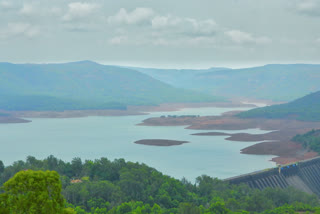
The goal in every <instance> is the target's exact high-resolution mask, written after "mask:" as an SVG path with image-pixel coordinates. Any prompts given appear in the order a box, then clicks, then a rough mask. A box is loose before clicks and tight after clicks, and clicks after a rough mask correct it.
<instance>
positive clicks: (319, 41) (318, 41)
mask: <svg viewBox="0 0 320 214" xmlns="http://www.w3.org/2000/svg"><path fill="white" fill-rule="evenodd" d="M316 43H317V44H319V45H320V37H319V38H318V39H316Z"/></svg>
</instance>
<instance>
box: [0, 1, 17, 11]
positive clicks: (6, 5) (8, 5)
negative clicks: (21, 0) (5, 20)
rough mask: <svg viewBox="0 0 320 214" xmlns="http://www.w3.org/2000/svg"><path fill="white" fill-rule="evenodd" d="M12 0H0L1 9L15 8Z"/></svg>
mask: <svg viewBox="0 0 320 214" xmlns="http://www.w3.org/2000/svg"><path fill="white" fill-rule="evenodd" d="M13 8H14V5H13V3H12V1H0V9H13Z"/></svg>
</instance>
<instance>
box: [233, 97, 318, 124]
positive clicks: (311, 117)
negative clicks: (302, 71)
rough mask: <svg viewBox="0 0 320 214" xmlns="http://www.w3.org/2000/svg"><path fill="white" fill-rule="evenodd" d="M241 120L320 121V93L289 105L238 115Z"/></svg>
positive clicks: (264, 108) (268, 107)
mask: <svg viewBox="0 0 320 214" xmlns="http://www.w3.org/2000/svg"><path fill="white" fill-rule="evenodd" d="M238 116H239V117H241V118H271V119H272V118H275V119H276V118H292V119H297V120H305V121H320V91H318V92H315V93H312V94H309V95H307V96H304V97H302V98H299V99H297V100H294V101H292V102H289V103H285V104H280V105H273V106H267V107H263V108H255V109H252V110H249V111H246V112H242V113H240V114H238Z"/></svg>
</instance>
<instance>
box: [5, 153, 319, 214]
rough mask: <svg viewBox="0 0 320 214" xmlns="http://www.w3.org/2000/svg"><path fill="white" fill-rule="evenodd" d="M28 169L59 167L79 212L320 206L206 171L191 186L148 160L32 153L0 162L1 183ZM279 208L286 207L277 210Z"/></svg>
mask: <svg viewBox="0 0 320 214" xmlns="http://www.w3.org/2000/svg"><path fill="white" fill-rule="evenodd" d="M1 166H2V167H1ZM26 169H32V170H55V171H57V172H58V173H59V174H60V179H61V183H62V194H63V196H64V198H65V199H66V201H67V202H68V205H67V206H68V207H71V208H74V210H75V211H76V212H77V213H80V214H81V213H97V214H98V213H110V214H123V213H137V214H139V213H141V214H142V213H163V214H165V213H168V214H169V213H192V214H197V213H253V212H259V213H261V212H264V213H283V212H280V211H277V209H288V210H292V212H293V211H295V210H299V209H300V210H307V208H304V209H302V208H301V207H308V209H309V210H312V211H315V210H316V208H315V206H319V205H320V204H319V200H318V198H317V197H316V196H312V195H308V194H306V193H302V192H300V191H297V190H295V189H293V188H288V189H285V190H282V189H266V190H264V191H259V190H257V189H250V188H249V187H248V186H246V185H239V186H233V185H229V184H228V183H226V182H223V181H221V180H218V179H215V178H211V177H209V176H205V175H202V176H200V177H198V178H197V179H196V183H195V184H192V183H190V182H189V181H187V180H186V179H182V180H181V181H179V180H176V179H174V178H171V177H169V176H166V175H163V174H162V173H160V172H158V171H157V170H155V169H153V168H151V167H148V166H146V165H144V164H139V163H132V162H126V161H124V160H123V159H117V160H114V161H110V160H108V159H107V158H101V159H97V160H94V161H91V160H85V161H82V160H81V159H80V158H74V159H73V160H72V161H71V162H64V161H62V160H58V159H57V158H55V157H54V156H49V157H48V158H46V159H44V160H38V159H36V158H34V157H31V156H29V157H27V160H26V161H17V162H14V163H13V164H12V165H11V166H7V167H4V166H3V163H2V162H1V161H0V183H1V184H3V183H5V182H6V181H7V180H9V179H10V178H11V177H13V176H14V174H15V173H17V172H19V171H21V170H26ZM281 206H284V207H282V208H279V207H281ZM274 209H276V210H275V211H271V210H274ZM219 210H220V211H219ZM244 210H246V212H245V211H244ZM292 212H288V213H292Z"/></svg>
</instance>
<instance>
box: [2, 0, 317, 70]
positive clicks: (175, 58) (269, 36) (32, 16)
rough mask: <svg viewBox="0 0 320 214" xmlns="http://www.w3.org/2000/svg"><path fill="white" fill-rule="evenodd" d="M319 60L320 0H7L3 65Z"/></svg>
mask: <svg viewBox="0 0 320 214" xmlns="http://www.w3.org/2000/svg"><path fill="white" fill-rule="evenodd" d="M79 60H92V61H96V62H100V63H104V64H113V65H125V66H142V67H158V68H208V67H218V66H225V67H248V66H255V65H263V64H271V63H320V0H90V1H89V0H87V1H77V0H75V1H70V0H54V1H52V0H41V1H36V0H14V1H13V0H0V61H1V62H12V63H52V62H68V61H79Z"/></svg>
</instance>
